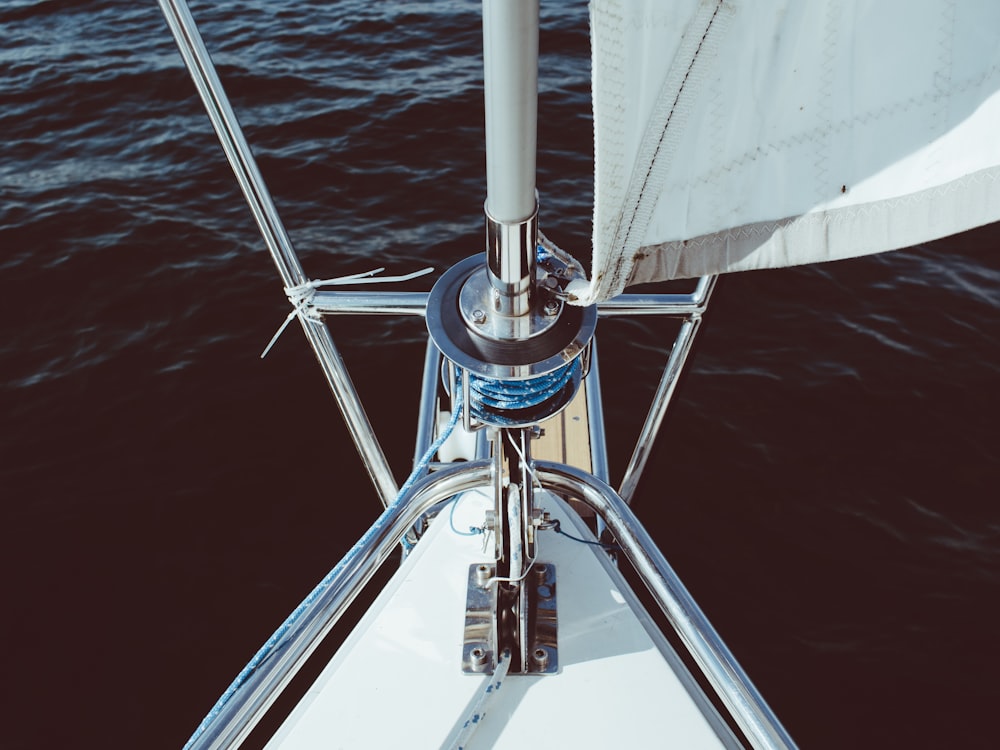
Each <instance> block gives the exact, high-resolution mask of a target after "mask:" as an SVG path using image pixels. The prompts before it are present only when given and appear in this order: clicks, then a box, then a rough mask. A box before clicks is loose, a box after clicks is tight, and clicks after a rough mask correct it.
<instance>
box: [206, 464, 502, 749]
mask: <svg viewBox="0 0 1000 750" xmlns="http://www.w3.org/2000/svg"><path fill="white" fill-rule="evenodd" d="M491 474H492V470H491V465H490V462H489V461H475V462H469V463H465V464H461V465H460V466H455V467H447V468H443V469H441V470H439V471H436V472H434V474H432V475H431V476H428V477H425V478H424V479H422V480H421V481H419V482H417V483H416V484H414V485H413V487H412V488H411V489H410V490H409V491H408V492H407V493H405V494H403V495H401V496H400V497H399V498H398V499H397V500H396V501H395V502H394V503H392V504H391V505H390V506H389V507H388V508H386V510H385V511H384V512H383V513H382V515H380V516H379V517H378V519H377V520H376V521H375V523H374V524H373V525H372V527H371V528H370V529H369V530H368V532H367V533H366V534H365V535H364V536H363V537H361V539H360V540H358V542H357V543H356V544H355V545H354V547H352V548H351V550H350V551H349V552H348V553H347V555H345V556H344V559H343V560H341V561H340V562H339V563H338V564H337V567H336V568H335V569H334V571H335V573H334V577H333V578H332V579H331V580H330V582H329V585H328V586H327V587H326V589H325V590H324V591H323V593H322V594H320V595H319V596H318V597H317V598H316V599H315V600H314V601H313V602H311V603H310V605H309V606H308V607H307V608H306V609H305V610H304V611H303V612H302V614H301V615H300V616H299V618H298V619H297V620H296V621H295V623H294V624H293V625H292V626H291V627H290V628H289V629H288V631H287V632H286V633H285V634H284V635H283V637H282V638H281V639H279V640H278V641H277V643H276V644H275V646H274V648H273V649H272V650H271V653H270V654H269V655H268V657H267V658H266V659H265V660H264V661H263V662H262V663H261V665H260V666H259V667H258V668H257V670H256V671H254V672H253V673H252V674H251V675H250V677H249V678H248V679H247V681H246V682H244V683H243V684H242V685H241V686H240V687H239V688H238V689H237V690H236V692H235V693H234V694H233V695H232V697H231V698H230V699H229V701H228V702H226V703H225V704H224V705H223V706H222V707H221V708H220V709H219V710H218V713H216V714H215V715H214V716H213V717H212V718H211V720H210V721H209V722H208V724H207V725H206V726H205V728H204V729H203V730H202V732H201V733H200V734H199V735H198V736H197V737H196V738H193V740H192V742H191V743H190V745H189V747H190V748H192V750H193V749H195V748H197V749H198V750H204V749H207V748H220V749H221V748H230V747H237V746H239V744H240V743H241V742H243V741H244V740H245V739H246V738H247V736H249V734H250V732H251V731H252V730H253V728H254V727H255V726H256V725H257V722H259V721H260V719H261V718H262V717H263V716H264V714H265V713H266V712H267V710H268V708H270V706H271V704H272V703H274V701H275V699H276V698H277V697H278V695H279V694H280V693H281V691H282V690H283V689H284V688H285V687H286V686H287V685H288V683H289V682H290V681H291V679H292V678H293V677H294V676H295V674H296V672H298V670H299V668H301V667H302V665H303V664H304V663H305V661H306V660H307V659H308V658H309V656H310V654H312V652H313V651H314V650H315V649H316V647H317V646H318V645H319V644H320V643H321V642H322V640H323V638H324V637H326V635H327V634H328V633H329V632H330V630H331V629H332V628H333V626H334V625H335V624H336V623H337V621H338V620H339V619H340V617H341V615H343V614H344V611H345V610H346V609H347V607H348V606H349V605H350V604H351V602H352V601H354V599H355V598H356V597H357V595H358V594H359V593H360V591H361V589H362V588H363V587H364V585H365V584H366V583H368V581H369V580H371V578H372V576H373V575H374V574H375V571H376V570H378V567H379V566H380V565H381V564H382V563H383V562H385V560H386V559H387V558H388V557H389V555H390V554H391V553H392V551H393V549H394V548H395V547H396V546H397V545H398V544H399V543H400V541H401V540H402V538H403V536H404V534H406V532H407V531H408V530H409V529H410V528H411V527H412V526H413V524H414V523H416V521H417V519H419V518H420V516H421V515H423V514H424V513H426V512H428V511H429V510H431V509H432V508H433V507H434V506H436V505H438V504H440V503H442V502H444V501H445V500H447V499H449V498H451V497H453V496H455V495H457V494H459V493H462V492H466V491H468V490H472V489H476V488H478V487H483V486H489V484H490V481H491Z"/></svg>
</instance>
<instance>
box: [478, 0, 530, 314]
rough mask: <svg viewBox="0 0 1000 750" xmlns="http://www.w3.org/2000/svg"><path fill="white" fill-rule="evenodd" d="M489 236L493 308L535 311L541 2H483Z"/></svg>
mask: <svg viewBox="0 0 1000 750" xmlns="http://www.w3.org/2000/svg"><path fill="white" fill-rule="evenodd" d="M483 79H484V80H483V83H484V89H485V98H486V227H487V230H486V241H487V248H486V252H487V265H488V267H489V271H490V273H489V276H490V283H491V285H492V287H493V289H494V293H493V300H492V302H493V309H494V311H495V312H498V313H500V314H501V315H505V316H521V315H525V314H527V313H528V312H529V310H530V304H531V283H532V281H533V278H534V266H535V245H536V240H537V233H538V230H537V226H538V223H537V204H536V201H535V144H536V133H537V112H538V0H483Z"/></svg>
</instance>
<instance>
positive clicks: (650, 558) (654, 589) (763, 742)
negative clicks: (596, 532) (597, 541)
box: [535, 461, 795, 750]
mask: <svg viewBox="0 0 1000 750" xmlns="http://www.w3.org/2000/svg"><path fill="white" fill-rule="evenodd" d="M535 475H536V476H537V477H538V479H539V481H540V482H541V484H542V486H543V487H544V488H545V489H548V490H552V491H554V492H557V493H561V494H565V495H569V496H572V497H574V498H579V499H580V500H582V501H583V502H585V503H586V504H587V505H589V506H590V507H591V508H593V509H594V510H595V511H596V512H597V514H598V515H599V516H600V517H601V518H603V519H604V522H605V523H606V524H607V526H608V528H609V529H610V530H611V533H612V534H614V536H615V539H616V540H617V542H618V544H619V545H620V546H621V547H622V549H623V550H624V551H625V554H626V555H628V558H629V560H630V561H631V562H632V565H633V567H634V568H635V570H636V573H638V575H639V577H640V578H642V581H643V583H644V584H645V585H646V587H647V588H648V589H649V592H650V593H651V594H652V595H653V597H654V598H655V599H656V601H657V604H659V606H660V608H661V609H662V610H663V613H664V614H665V615H666V616H667V619H668V620H669V621H670V624H671V625H672V626H673V628H674V629H675V630H676V631H677V634H678V635H679V636H680V637H681V640H683V641H684V645H685V646H686V647H687V649H688V651H689V652H690V653H691V656H692V657H694V660H695V661H696V662H697V663H698V666H699V667H700V668H701V670H702V672H703V673H704V674H705V677H706V678H707V679H708V681H709V683H710V684H711V685H712V687H713V689H714V690H715V692H716V693H717V694H718V696H719V698H720V699H721V700H722V702H723V704H724V705H725V706H726V708H727V709H728V711H729V712H730V714H732V717H733V719H734V720H735V721H736V723H737V725H738V726H739V727H740V729H741V730H742V731H743V733H744V734H745V735H746V736H747V739H748V740H749V741H750V744H751V745H752V746H753V747H755V748H768V749H773V750H778V749H781V748H794V747H795V743H794V742H793V741H792V738H791V737H790V736H789V735H788V733H787V732H786V731H785V728H784V727H783V726H781V723H780V722H779V721H778V718H777V717H776V716H775V715H774V713H773V712H772V711H771V709H770V707H769V706H768V705H767V703H766V702H765V701H764V698H763V697H762V696H761V695H760V693H759V692H758V691H757V688H755V687H754V685H753V683H752V682H751V681H750V678H749V677H747V675H746V673H745V672H744V671H743V669H742V667H740V665H739V664H738V663H737V662H736V659H735V657H734V656H733V655H732V653H731V652H730V651H729V649H728V648H727V647H726V644H725V643H723V642H722V639H721V638H720V637H719V634H718V633H716V632H715V628H713V627H712V624H711V623H710V622H709V621H708V619H707V618H706V617H705V615H704V613H703V612H702V611H701V609H700V608H699V607H698V605H697V603H696V602H695V601H694V599H693V598H692V597H691V594H689V593H688V591H687V589H686V588H685V587H684V584H682V583H681V581H680V579H678V577H677V574H676V573H674V571H673V569H672V568H671V567H670V564H669V563H668V562H667V560H666V558H665V557H664V556H663V553H662V552H660V550H659V549H658V548H657V547H656V544H655V543H654V542H653V539H652V538H651V537H650V536H649V533H648V532H647V531H646V530H645V529H644V528H643V526H642V524H641V523H639V519H638V518H636V516H635V514H634V513H633V512H632V510H631V508H629V507H628V505H626V503H625V501H624V500H622V498H621V497H619V496H618V494H617V493H615V491H614V490H613V489H611V487H609V486H608V485H607V484H605V483H604V482H602V481H600V480H599V479H597V478H596V477H594V476H592V475H590V474H587V473H585V472H582V471H580V470H579V469H574V468H572V467H570V466H564V465H562V464H556V463H552V462H549V461H536V462H535Z"/></svg>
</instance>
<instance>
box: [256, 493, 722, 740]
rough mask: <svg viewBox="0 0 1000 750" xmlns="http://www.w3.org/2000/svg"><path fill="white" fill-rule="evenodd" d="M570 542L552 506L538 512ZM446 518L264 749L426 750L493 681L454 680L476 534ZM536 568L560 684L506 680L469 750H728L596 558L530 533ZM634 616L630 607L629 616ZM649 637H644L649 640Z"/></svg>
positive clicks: (461, 508)
mask: <svg viewBox="0 0 1000 750" xmlns="http://www.w3.org/2000/svg"><path fill="white" fill-rule="evenodd" d="M491 504H492V501H491V499H490V498H489V497H487V496H486V495H485V494H480V493H468V494H466V495H464V496H463V497H462V498H460V499H459V500H458V501H457V505H456V506H455V507H454V515H453V518H454V529H458V530H461V531H466V530H468V529H469V528H470V527H479V526H481V525H482V523H483V517H484V513H485V511H486V509H487V508H489V507H490V506H491ZM538 504H539V505H540V506H541V507H542V508H544V509H546V510H549V511H550V512H551V514H552V516H553V518H559V519H560V520H561V521H562V525H563V528H564V529H565V530H566V531H568V532H569V533H572V534H574V535H575V536H583V535H584V534H586V533H587V532H585V531H584V530H583V529H582V528H579V527H577V524H578V523H579V521H578V519H577V518H576V517H575V516H573V514H572V512H571V511H570V510H569V509H568V507H567V506H565V505H564V504H563V503H561V502H560V501H558V500H556V499H554V498H552V497H548V496H543V497H542V498H541V502H539V503H538ZM450 510H451V507H450V506H449V507H448V508H446V509H445V510H444V511H443V512H442V513H441V515H440V516H439V518H438V519H437V521H436V522H435V523H433V524H432V526H431V528H430V530H429V531H428V532H427V533H426V534H425V535H424V538H423V539H422V540H421V541H420V543H419V544H418V545H417V547H416V549H415V550H414V551H413V553H412V554H411V555H410V556H409V558H408V559H407V561H406V562H405V563H404V565H403V566H402V567H401V568H400V570H399V571H398V572H397V573H396V575H395V576H394V577H393V578H392V580H391V581H390V583H389V584H388V585H387V586H386V588H385V589H384V590H383V591H382V592H381V594H380V595H379V598H378V600H377V601H376V602H375V604H374V605H373V606H372V607H371V608H370V609H369V611H368V612H367V613H366V614H365V616H364V618H363V619H362V620H361V622H360V623H359V625H358V627H357V628H355V630H354V632H353V633H352V634H351V636H350V637H349V638H348V639H347V640H346V641H345V643H344V644H343V646H342V647H341V648H340V650H339V651H338V653H337V654H336V656H335V657H334V658H333V659H332V660H331V662H330V663H329V664H328V665H327V667H326V669H325V670H324V671H323V673H322V675H321V676H320V677H319V679H318V680H317V681H316V683H315V684H314V685H313V687H312V688H311V689H310V691H309V693H308V694H307V695H306V696H305V697H304V698H303V700H302V702H301V703H300V704H299V706H298V707H297V708H296V709H295V711H293V713H292V714H291V716H290V717H289V718H288V720H287V721H286V722H285V724H284V725H283V726H282V728H281V730H280V731H279V732H278V733H277V734H276V735H275V737H274V738H273V739H272V741H271V743H270V744H269V745H268V747H271V748H274V747H281V748H285V749H289V748H291V749H296V748H376V747H378V748H382V747H385V748H389V747H405V748H424V747H427V748H438V747H442V743H445V741H446V740H447V739H448V738H449V736H450V735H452V734H453V732H454V731H455V729H456V726H460V722H464V721H465V718H466V710H467V708H468V707H469V706H470V705H474V703H475V701H476V698H477V696H478V695H479V694H480V692H481V691H482V689H483V688H484V687H485V685H486V684H487V682H488V681H489V680H490V679H491V678H490V677H488V676H483V675H469V674H463V672H462V670H461V655H462V639H463V628H464V623H465V600H466V587H467V576H468V568H469V565H470V564H473V563H479V562H486V561H489V559H490V554H489V552H490V551H492V550H489V551H487V552H484V550H483V546H484V545H483V541H484V537H483V536H462V535H460V534H459V533H456V531H455V530H454V529H453V528H452V525H451V523H450V521H449V517H450ZM539 549H540V555H539V561H544V562H547V563H552V564H555V566H556V575H557V580H556V587H557V599H558V615H559V657H558V658H559V673H558V674H556V675H547V676H533V675H508V676H507V678H506V679H505V680H504V681H503V684H502V687H501V689H499V690H498V691H497V692H496V693H495V695H494V697H492V698H491V699H490V702H489V703H488V704H487V706H486V708H487V710H486V713H485V718H484V719H483V720H482V721H481V722H479V725H478V727H477V728H476V731H475V733H474V734H473V735H472V737H471V740H470V741H469V742H467V743H466V744H465V747H468V748H487V747H516V748H519V749H520V750H523V748H526V747H540V746H544V747H572V748H583V747H602V746H603V747H654V746H655V747H676V748H684V749H685V750H694V749H697V748H719V747H736V746H738V743H737V742H736V741H735V739H734V738H733V737H732V735H731V734H730V732H729V730H728V729H727V728H726V727H725V726H724V725H723V723H722V721H721V720H720V719H719V718H718V716H717V715H716V714H715V712H714V711H713V710H712V709H711V708H710V707H709V706H708V704H707V701H706V700H705V699H704V697H703V696H702V695H701V694H700V693H699V692H698V690H697V688H695V687H693V685H692V683H691V678H690V676H689V675H687V674H686V672H684V671H683V668H682V667H680V666H679V665H678V664H677V658H676V656H675V655H674V654H673V653H672V652H670V651H669V647H667V646H666V644H665V642H664V641H663V638H662V636H661V635H660V634H659V633H658V632H656V631H654V630H653V629H652V626H650V628H647V627H646V625H645V624H644V623H645V621H646V619H647V616H646V614H645V613H644V612H642V611H641V610H636V611H638V615H637V614H636V611H633V608H632V606H630V605H632V604H634V601H633V600H634V597H633V595H632V594H631V592H629V591H628V590H627V589H626V587H625V584H624V582H623V581H621V580H620V576H618V575H617V572H614V573H609V571H608V570H607V569H606V568H607V567H608V566H606V565H605V564H603V563H602V561H601V559H599V557H600V556H603V552H601V551H600V550H599V549H598V548H596V547H593V546H591V545H586V544H582V543H580V542H575V541H573V540H570V539H567V538H566V537H564V536H561V535H558V534H556V533H555V532H554V531H544V532H541V536H540V538H539ZM636 606H637V605H636ZM651 632H653V633H654V634H653V635H651V634H650V633H651Z"/></svg>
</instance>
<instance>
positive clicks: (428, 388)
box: [413, 339, 441, 466]
mask: <svg viewBox="0 0 1000 750" xmlns="http://www.w3.org/2000/svg"><path fill="white" fill-rule="evenodd" d="M440 382H441V351H440V350H439V349H438V348H437V347H436V346H434V342H433V341H431V340H430V339H428V340H427V353H426V354H425V355H424V375H423V379H422V381H421V385H420V413H419V414H417V442H416V446H415V447H414V449H413V465H414V466H416V465H417V464H418V463H420V460H421V459H422V458H423V457H424V454H425V453H427V451H428V449H429V448H430V447H431V443H433V442H434V433H435V432H436V431H437V413H438V410H437V395H438V383H440Z"/></svg>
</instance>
